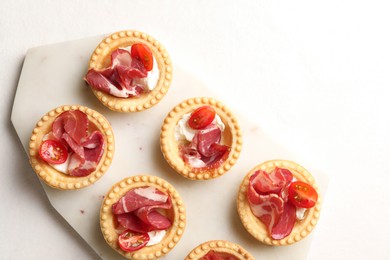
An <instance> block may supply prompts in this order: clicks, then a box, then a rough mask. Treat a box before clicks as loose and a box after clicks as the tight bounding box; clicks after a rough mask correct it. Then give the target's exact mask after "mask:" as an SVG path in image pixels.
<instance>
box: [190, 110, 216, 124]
mask: <svg viewBox="0 0 390 260" xmlns="http://www.w3.org/2000/svg"><path fill="white" fill-rule="evenodd" d="M214 118H215V111H214V109H213V108H212V107H210V106H203V107H199V108H197V109H196V110H195V111H194V112H192V114H191V117H190V119H188V125H189V126H190V127H191V128H192V129H203V128H205V127H206V126H208V125H209V124H211V122H213V120H214Z"/></svg>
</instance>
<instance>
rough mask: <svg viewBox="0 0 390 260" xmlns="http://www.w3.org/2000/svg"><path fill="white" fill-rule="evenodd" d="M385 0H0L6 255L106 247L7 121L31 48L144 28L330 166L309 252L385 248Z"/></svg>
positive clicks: (343, 253)
mask: <svg viewBox="0 0 390 260" xmlns="http://www.w3.org/2000/svg"><path fill="white" fill-rule="evenodd" d="M389 8H390V4H388V3H387V1H382V2H381V1H321V2H320V1H173V0H172V1H161V0H159V1H129V0H128V1H84V2H81V1H73V0H68V1H58V3H56V2H55V1H43V0H40V1H34V4H32V2H31V3H26V1H12V0H3V1H1V2H0V42H1V48H0V57H1V60H0V82H1V86H2V91H1V92H0V95H1V101H2V102H0V106H1V117H2V124H0V131H1V132H0V134H1V139H0V140H1V143H2V148H1V156H0V158H1V171H0V185H1V186H0V197H1V199H2V203H1V207H0V211H1V212H0V230H1V236H0V252H1V253H0V258H1V259H51V258H53V259H94V258H95V257H96V256H95V254H94V253H93V252H92V251H91V250H90V249H89V248H88V246H87V245H86V244H85V242H84V241H83V240H82V239H80V238H79V237H78V236H77V234H76V233H75V232H74V231H73V230H72V229H70V228H69V226H68V224H67V223H65V222H63V220H62V219H61V218H60V216H59V215H58V214H57V213H56V212H55V211H54V210H53V209H52V208H51V206H50V204H49V203H48V201H47V199H46V197H45V195H44V193H43V190H42V188H41V187H40V183H39V181H38V180H37V178H36V176H35V175H33V174H30V173H31V170H30V166H29V163H28V159H27V156H26V155H25V153H24V152H23V149H22V145H21V144H20V142H19V140H18V138H17V136H16V133H15V132H14V129H13V127H12V125H11V122H10V114H11V108H12V103H13V98H14V95H15V91H16V86H17V83H18V78H19V75H20V71H21V67H22V64H23V58H24V56H25V54H26V51H27V50H28V49H29V48H31V47H35V46H39V45H44V44H50V43H56V42H61V41H68V40H74V39H79V38H84V37H88V36H93V35H100V34H107V33H111V32H114V31H119V30H126V29H138V30H141V31H145V32H147V33H148V34H150V35H153V36H154V37H155V38H157V39H158V40H160V41H161V42H162V43H163V44H164V45H165V47H166V48H167V50H168V51H169V53H170V55H171V58H172V61H173V62H174V64H180V66H181V67H183V68H184V69H186V70H187V71H190V72H191V73H192V74H194V75H195V76H196V77H197V78H199V79H201V80H202V81H203V82H206V83H207V84H208V85H209V86H210V87H211V88H212V89H213V90H214V91H215V92H217V93H218V94H219V95H220V99H221V100H226V103H229V104H234V106H235V107H238V108H239V109H240V111H241V112H242V113H246V114H247V117H248V118H249V119H251V120H252V121H255V122H256V123H258V124H259V125H261V127H262V128H263V130H265V131H267V132H268V133H270V135H272V137H273V138H274V139H276V140H278V141H279V142H280V143H281V144H283V146H285V147H287V148H288V149H290V150H293V151H295V152H296V153H298V154H300V155H301V156H304V157H305V158H306V160H307V161H310V162H311V163H312V164H313V165H317V166H318V168H320V169H321V170H322V171H323V172H326V173H327V174H328V175H329V176H330V177H331V181H330V183H329V187H328V191H327V194H326V197H325V203H324V207H323V211H322V213H321V218H320V222H319V223H318V225H317V227H316V233H315V237H314V239H313V243H312V247H311V250H310V253H309V257H308V259H367V258H368V257H370V259H389V258H390V251H389V250H388V245H387V244H388V243H387V240H388V232H389V231H390V224H389V221H388V219H389V217H390V214H389V213H390V210H388V206H387V199H389V198H390V189H389V181H390V177H389V176H390V175H389V169H390V163H389V160H388V157H389V155H390V154H389V150H390V149H389V148H390V139H389V137H388V134H389V133H390V119H389V115H388V113H389V112H390V103H389V102H388V100H389V98H390V91H389V90H388V88H389V85H390V84H389V83H390V76H389V75H390V74H389V71H390V40H389V31H390V30H389V24H390V16H389V14H388V13H389ZM275 53H276V54H275ZM230 61H234V62H230ZM237 61H240V62H237ZM32 98H33V97H32ZM28 109H31V108H26V110H28Z"/></svg>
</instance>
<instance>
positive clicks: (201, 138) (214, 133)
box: [193, 124, 221, 157]
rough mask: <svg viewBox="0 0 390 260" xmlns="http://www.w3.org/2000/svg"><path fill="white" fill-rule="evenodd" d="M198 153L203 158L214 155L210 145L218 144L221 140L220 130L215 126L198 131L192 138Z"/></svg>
mask: <svg viewBox="0 0 390 260" xmlns="http://www.w3.org/2000/svg"><path fill="white" fill-rule="evenodd" d="M193 140H194V142H196V146H197V148H198V151H199V153H200V154H201V155H203V156H204V157H211V156H212V155H213V154H214V152H215V151H214V149H211V145H212V144H216V143H219V141H220V140H221V129H219V127H218V126H217V125H216V124H210V125H208V126H207V127H206V128H204V129H201V130H199V131H198V132H197V133H196V134H195V136H194V138H193Z"/></svg>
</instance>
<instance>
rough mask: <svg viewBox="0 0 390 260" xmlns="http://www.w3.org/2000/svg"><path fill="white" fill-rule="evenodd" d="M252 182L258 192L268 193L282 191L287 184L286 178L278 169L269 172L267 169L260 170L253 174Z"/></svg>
mask: <svg viewBox="0 0 390 260" xmlns="http://www.w3.org/2000/svg"><path fill="white" fill-rule="evenodd" d="M251 182H252V183H253V186H254V188H255V189H256V191H257V192H259V193H261V194H267V193H278V192H280V191H281V190H282V188H283V187H284V186H285V184H286V179H285V177H284V175H283V174H282V173H281V172H280V171H277V170H275V171H273V172H271V173H269V174H268V173H267V172H265V171H262V170H258V171H256V172H255V173H254V174H253V175H252V176H251Z"/></svg>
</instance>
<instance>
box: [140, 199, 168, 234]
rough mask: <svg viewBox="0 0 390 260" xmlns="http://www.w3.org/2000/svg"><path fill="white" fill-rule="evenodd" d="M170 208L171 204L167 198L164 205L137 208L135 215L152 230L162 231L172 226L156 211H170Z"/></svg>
mask: <svg viewBox="0 0 390 260" xmlns="http://www.w3.org/2000/svg"><path fill="white" fill-rule="evenodd" d="M171 207H172V203H171V200H170V198H169V199H168V200H167V202H166V203H164V204H160V205H153V206H145V207H142V208H139V209H137V210H136V211H135V215H137V216H138V217H139V218H140V219H141V220H142V221H143V222H144V223H146V224H147V225H150V226H151V227H153V228H154V230H163V229H167V228H169V227H170V226H171V225H172V222H171V221H170V220H169V219H168V218H167V217H166V216H164V215H162V214H161V213H159V212H158V211H157V210H158V209H170V208H171Z"/></svg>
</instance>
